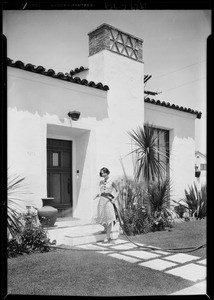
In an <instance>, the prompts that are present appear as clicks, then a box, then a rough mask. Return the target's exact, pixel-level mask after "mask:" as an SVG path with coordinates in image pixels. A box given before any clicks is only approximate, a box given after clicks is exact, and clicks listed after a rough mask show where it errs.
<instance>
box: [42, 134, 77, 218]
mask: <svg viewBox="0 0 214 300" xmlns="http://www.w3.org/2000/svg"><path fill="white" fill-rule="evenodd" d="M72 190H73V189H72V141H67V140H58V139H51V138H48V139H47V194H48V197H53V198H54V202H53V206H54V207H55V208H57V209H58V211H59V215H61V216H62V215H63V212H65V211H66V210H68V211H69V210H72V206H73V202H72V200H73V199H72V195H73V192H72Z"/></svg>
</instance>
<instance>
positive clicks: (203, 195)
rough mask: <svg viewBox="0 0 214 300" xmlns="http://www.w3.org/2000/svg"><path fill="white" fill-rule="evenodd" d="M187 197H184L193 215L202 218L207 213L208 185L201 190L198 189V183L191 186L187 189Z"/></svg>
mask: <svg viewBox="0 0 214 300" xmlns="http://www.w3.org/2000/svg"><path fill="white" fill-rule="evenodd" d="M184 191H185V198H184V199H182V200H183V202H184V203H185V204H186V207H187V209H188V211H189V214H190V216H191V217H194V218H196V219H202V218H204V217H206V215H207V187H206V185H204V186H202V187H201V190H198V188H197V185H196V183H195V182H194V184H193V185H192V186H189V191H187V190H186V189H185V190H184Z"/></svg>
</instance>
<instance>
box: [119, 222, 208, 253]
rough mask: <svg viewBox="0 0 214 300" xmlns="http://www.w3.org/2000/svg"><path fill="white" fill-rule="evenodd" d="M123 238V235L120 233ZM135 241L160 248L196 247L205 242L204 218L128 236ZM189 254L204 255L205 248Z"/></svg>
mask: <svg viewBox="0 0 214 300" xmlns="http://www.w3.org/2000/svg"><path fill="white" fill-rule="evenodd" d="M121 237H123V239H126V238H125V236H123V235H121ZM129 238H130V239H131V240H133V241H134V242H136V243H142V244H146V245H152V246H156V247H160V248H165V249H169V248H170V249H171V248H182V247H198V246H200V245H203V244H206V220H204V219H202V220H194V221H189V222H182V223H174V224H173V228H170V229H169V231H168V230H165V231H155V232H149V233H147V234H142V235H136V236H130V237H129ZM190 254H193V255H196V256H201V257H205V256H206V248H202V249H199V250H196V251H194V252H191V253H190Z"/></svg>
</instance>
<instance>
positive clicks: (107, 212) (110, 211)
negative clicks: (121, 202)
mask: <svg viewBox="0 0 214 300" xmlns="http://www.w3.org/2000/svg"><path fill="white" fill-rule="evenodd" d="M113 190H114V187H113V182H112V180H111V179H110V178H109V179H108V180H107V181H105V180H101V181H100V193H101V196H100V198H99V202H98V206H97V216H96V223H99V224H101V225H108V224H110V223H112V222H114V223H115V222H116V216H115V212H114V206H113V204H112V203H111V201H110V200H109V199H108V198H106V197H105V196H102V194H103V195H104V194H112V192H113ZM107 196H108V195H107Z"/></svg>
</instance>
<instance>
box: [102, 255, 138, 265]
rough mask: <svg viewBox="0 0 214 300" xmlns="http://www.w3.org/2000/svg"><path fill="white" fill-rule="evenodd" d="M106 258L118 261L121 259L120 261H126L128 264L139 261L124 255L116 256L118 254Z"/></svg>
mask: <svg viewBox="0 0 214 300" xmlns="http://www.w3.org/2000/svg"><path fill="white" fill-rule="evenodd" d="M108 256H111V257H114V258H118V259H122V260H125V261H128V262H130V263H136V262H139V261H140V260H139V259H136V258H133V257H129V256H125V255H122V254H118V253H113V254H109V255H108Z"/></svg>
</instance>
